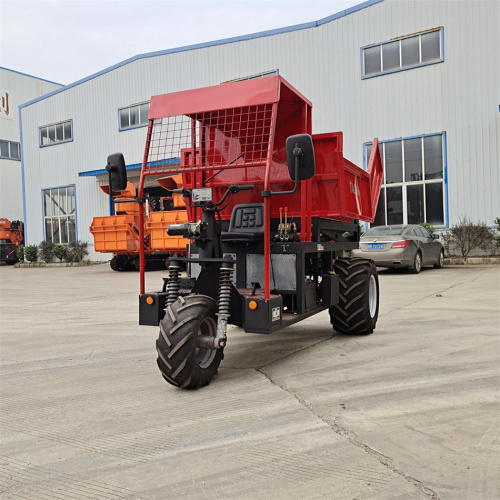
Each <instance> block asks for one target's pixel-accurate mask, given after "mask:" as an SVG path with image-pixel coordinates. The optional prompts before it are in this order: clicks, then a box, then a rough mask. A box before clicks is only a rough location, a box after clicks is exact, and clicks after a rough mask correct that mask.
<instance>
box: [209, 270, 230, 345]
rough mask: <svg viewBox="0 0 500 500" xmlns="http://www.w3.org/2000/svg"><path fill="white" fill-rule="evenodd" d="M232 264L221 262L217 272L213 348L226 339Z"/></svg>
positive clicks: (223, 342) (224, 342) (223, 343)
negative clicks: (217, 287)
mask: <svg viewBox="0 0 500 500" xmlns="http://www.w3.org/2000/svg"><path fill="white" fill-rule="evenodd" d="M233 271H234V269H233V264H232V263H231V262H223V263H222V266H221V268H220V274H219V307H218V308H217V312H216V315H217V317H218V319H217V336H216V337H215V342H214V344H215V348H221V347H224V346H225V345H226V341H227V335H226V333H227V320H228V318H229V316H230V303H231V285H232V283H233Z"/></svg>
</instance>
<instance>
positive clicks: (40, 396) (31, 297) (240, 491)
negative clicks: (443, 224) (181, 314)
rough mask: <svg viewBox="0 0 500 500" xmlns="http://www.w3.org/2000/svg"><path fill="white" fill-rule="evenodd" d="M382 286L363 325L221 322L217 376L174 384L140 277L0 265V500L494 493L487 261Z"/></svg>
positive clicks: (153, 278)
mask: <svg viewBox="0 0 500 500" xmlns="http://www.w3.org/2000/svg"><path fill="white" fill-rule="evenodd" d="M161 277H162V273H161V272H151V273H148V274H147V288H148V289H155V288H157V287H158V286H159V283H160V282H161ZM380 288H381V309H380V315H379V321H378V324H377V329H376V331H375V332H374V333H373V334H372V335H369V336H362V337H351V336H346V335H338V334H334V332H333V331H332V330H331V327H330V324H329V318H328V315H327V314H326V313H321V314H319V315H317V316H314V317H312V318H309V319H308V320H306V321H303V322H301V323H298V324H296V325H293V326H292V327H289V328H287V329H285V330H283V331H281V332H278V333H275V334H273V335H270V336H264V335H252V334H246V333H244V332H243V331H242V330H241V329H239V328H236V327H231V328H230V331H229V341H228V346H227V347H226V350H225V359H224V361H223V362H222V364H221V367H220V369H219V375H218V376H217V377H216V378H215V379H214V381H213V382H212V383H211V384H210V386H208V387H205V388H202V389H200V390H198V391H191V390H190V391H183V390H179V389H176V388H174V387H172V386H170V385H168V384H166V383H165V382H164V381H163V380H162V378H161V376H160V374H159V371H158V369H157V367H156V362H155V359H156V351H155V347H154V343H155V340H156V338H157V336H158V332H157V328H155V327H140V326H138V324H137V295H138V275H137V274H135V273H116V272H113V271H111V270H110V269H109V267H108V266H107V265H98V266H89V267H74V268H71V267H68V268H35V269H30V268H23V269H14V268H12V267H6V266H2V267H0V292H1V311H0V312H1V316H0V319H1V336H0V342H1V343H0V348H1V351H0V353H1V374H0V389H1V394H0V405H1V406H0V409H1V442H0V498H2V499H6V500H7V499H9V500H10V499H30V500H32V499H42V500H43V499H61V500H73V499H75V500H80V499H82V500H86V499H113V500H115V499H130V500H132V499H134V500H135V499H138V500H153V499H162V500H163V499H165V500H166V499H196V500H198V499H236V500H237V499H262V500H264V499H266V500H267V499H346V500H352V499H357V500H361V499H429V498H432V499H442V500H444V499H470V500H476V499H498V498H500V483H499V478H500V473H499V471H500V444H499V443H500V440H499V436H498V431H499V414H500V411H499V410H500V405H499V401H500V398H499V378H500V373H499V372H500V369H499V366H500V364H499V361H500V343H499V338H500V331H499V328H500V327H499V325H500V313H499V311H500V267H498V266H489V267H488V266H486V267H482V266H471V267H467V266H466V267H464V266H460V267H457V268H446V267H445V268H444V269H442V270H434V269H424V270H423V271H422V273H421V274H419V275H409V274H406V273H404V272H389V271H381V272H380Z"/></svg>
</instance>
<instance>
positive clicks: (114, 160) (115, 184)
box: [106, 153, 127, 194]
mask: <svg viewBox="0 0 500 500" xmlns="http://www.w3.org/2000/svg"><path fill="white" fill-rule="evenodd" d="M106 170H107V171H108V172H109V183H110V187H109V189H110V194H111V190H113V191H112V192H113V193H115V192H120V191H123V190H124V189H126V187H127V167H126V166H125V158H124V157H123V155H122V153H113V154H112V155H109V156H108V164H107V165H106Z"/></svg>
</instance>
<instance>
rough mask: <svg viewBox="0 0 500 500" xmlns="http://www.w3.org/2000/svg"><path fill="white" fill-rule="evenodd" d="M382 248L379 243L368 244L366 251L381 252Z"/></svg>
mask: <svg viewBox="0 0 500 500" xmlns="http://www.w3.org/2000/svg"><path fill="white" fill-rule="evenodd" d="M383 248H384V245H382V244H381V243H369V244H368V250H382V249H383Z"/></svg>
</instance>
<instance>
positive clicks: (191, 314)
mask: <svg viewBox="0 0 500 500" xmlns="http://www.w3.org/2000/svg"><path fill="white" fill-rule="evenodd" d="M215 310H216V302H215V300H213V299H212V298H211V297H207V296H206V295H195V294H193V295H188V296H187V297H182V296H181V297H179V298H178V299H177V300H176V301H175V302H174V303H173V304H171V305H170V306H168V307H167V308H166V310H165V316H164V317H163V319H162V320H161V321H160V335H159V336H158V340H157V341H156V350H157V351H158V359H157V363H158V368H159V369H160V372H161V373H162V375H163V378H164V379H165V380H166V381H167V382H168V383H169V384H172V385H175V386H177V387H181V388H185V387H193V388H196V389H197V388H198V387H201V386H203V385H207V384H209V383H210V381H211V380H212V377H213V376H214V375H215V374H216V373H217V369H218V368H219V365H220V362H221V361H222V359H223V358H224V350H223V348H221V349H204V348H197V347H196V344H195V340H196V339H195V337H196V336H197V335H203V336H211V337H215V336H216V334H217V316H216V315H215Z"/></svg>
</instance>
